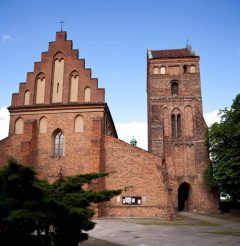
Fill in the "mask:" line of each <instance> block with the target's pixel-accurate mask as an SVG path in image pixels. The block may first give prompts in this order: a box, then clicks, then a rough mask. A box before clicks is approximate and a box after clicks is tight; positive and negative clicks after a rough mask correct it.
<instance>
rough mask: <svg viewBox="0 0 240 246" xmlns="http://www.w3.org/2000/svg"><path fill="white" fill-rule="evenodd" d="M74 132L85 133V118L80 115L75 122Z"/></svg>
mask: <svg viewBox="0 0 240 246" xmlns="http://www.w3.org/2000/svg"><path fill="white" fill-rule="evenodd" d="M74 132H83V117H82V116H81V115H78V116H77V117H76V118H75V121H74Z"/></svg>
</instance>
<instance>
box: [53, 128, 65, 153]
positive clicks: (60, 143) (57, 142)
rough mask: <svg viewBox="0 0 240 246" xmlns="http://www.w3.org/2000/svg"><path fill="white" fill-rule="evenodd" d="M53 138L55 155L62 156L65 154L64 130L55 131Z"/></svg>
mask: <svg viewBox="0 0 240 246" xmlns="http://www.w3.org/2000/svg"><path fill="white" fill-rule="evenodd" d="M53 140H54V144H53V145H54V146H53V147H54V148H53V151H54V153H53V154H54V157H61V156H63V151H64V136H63V132H62V131H61V130H57V131H55V133H54V134H53Z"/></svg>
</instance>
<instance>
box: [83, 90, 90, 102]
mask: <svg viewBox="0 0 240 246" xmlns="http://www.w3.org/2000/svg"><path fill="white" fill-rule="evenodd" d="M84 94H85V95H84V102H90V101H91V89H90V88H89V87H86V88H85V92H84Z"/></svg>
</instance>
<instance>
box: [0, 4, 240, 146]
mask: <svg viewBox="0 0 240 246" xmlns="http://www.w3.org/2000/svg"><path fill="white" fill-rule="evenodd" d="M61 20H64V21H65V23H64V26H63V30H64V31H67V38H68V39H69V40H73V48H74V49H78V50H79V58H85V59H86V67H88V68H91V69H92V76H93V77H95V78H98V85H99V87H100V88H105V94H106V102H107V103H108V106H109V107H110V110H111V114H112V117H113V120H114V122H115V125H116V128H117V131H118V135H119V138H121V139H123V140H125V141H127V142H130V140H131V138H132V136H133V135H134V136H135V138H136V140H137V141H138V146H139V147H142V148H145V149H146V148H147V123H146V122H147V98H146V50H147V48H149V49H153V50H158V49H159V50H160V49H177V48H184V47H185V46H186V43H187V40H188V43H189V44H191V45H192V47H193V50H194V51H196V52H197V53H198V54H199V55H200V57H201V60H200V67H201V85H202V99H203V109H204V116H205V119H206V122H207V123H208V124H211V123H213V122H214V121H216V120H219V117H218V116H217V114H218V110H219V109H223V108H225V107H229V106H230V105H231V103H232V100H233V99H234V97H235V96H236V94H238V93H240V29H239V26H240V1H238V0H211V1H209V0H181V1H178V0H172V1H165V0H164V1H163V0H121V1H120V0H119V1H117V0H115V1H114V0H101V1H100V0H84V1H83V0H68V1H66V0H64V1H63V0H41V1H40V0H39V1H36V0H35V1H31V0H28V1H27V0H21V1H18V0H1V1H0V23H1V25H0V54H1V59H0V139H2V138H4V137H6V136H7V134H8V124H9V113H8V111H7V109H6V107H8V106H10V104H11V94H12V93H14V92H18V85H19V83H20V82H25V81H26V74H27V72H31V71H33V66H34V62H37V61H40V60H41V52H44V51H47V50H48V43H49V42H50V41H54V40H55V33H56V32H57V31H60V23H59V22H60V21H61Z"/></svg>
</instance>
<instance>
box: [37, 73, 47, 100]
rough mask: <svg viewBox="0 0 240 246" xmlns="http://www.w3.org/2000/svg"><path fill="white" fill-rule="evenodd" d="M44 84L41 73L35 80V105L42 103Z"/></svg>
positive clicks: (44, 79)
mask: <svg viewBox="0 0 240 246" xmlns="http://www.w3.org/2000/svg"><path fill="white" fill-rule="evenodd" d="M45 83H46V78H45V75H44V74H43V73H40V74H39V75H38V76H37V79H36V85H37V95H36V104H40V103H44V97H45Z"/></svg>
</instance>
